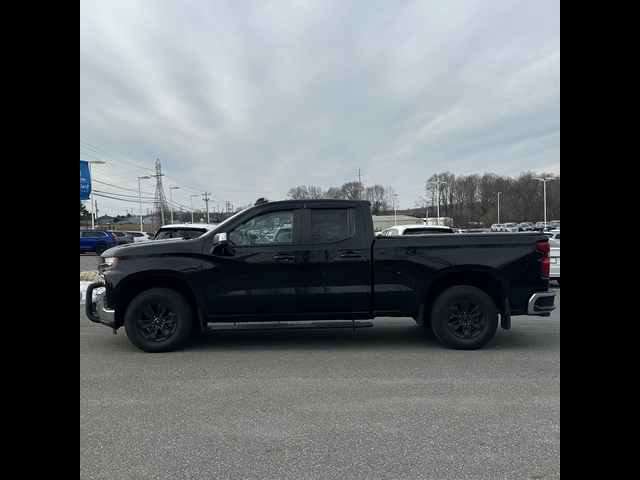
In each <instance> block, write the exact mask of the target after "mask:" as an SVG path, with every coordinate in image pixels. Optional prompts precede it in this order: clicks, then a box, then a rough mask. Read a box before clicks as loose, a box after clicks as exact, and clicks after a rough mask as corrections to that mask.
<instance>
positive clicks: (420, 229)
mask: <svg viewBox="0 0 640 480" xmlns="http://www.w3.org/2000/svg"><path fill="white" fill-rule="evenodd" d="M430 233H455V231H454V230H453V228H451V227H446V226H444V225H395V226H393V227H390V228H387V229H386V230H383V231H382V232H380V235H382V236H385V237H386V236H391V235H427V234H430Z"/></svg>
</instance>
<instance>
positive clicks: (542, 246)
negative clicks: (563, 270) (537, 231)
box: [536, 242, 551, 278]
mask: <svg viewBox="0 0 640 480" xmlns="http://www.w3.org/2000/svg"><path fill="white" fill-rule="evenodd" d="M536 250H538V251H539V252H542V253H544V258H543V259H542V264H541V266H540V274H541V275H542V276H543V277H544V278H549V273H550V272H551V260H550V259H549V253H550V252H551V246H550V245H549V242H538V243H536Z"/></svg>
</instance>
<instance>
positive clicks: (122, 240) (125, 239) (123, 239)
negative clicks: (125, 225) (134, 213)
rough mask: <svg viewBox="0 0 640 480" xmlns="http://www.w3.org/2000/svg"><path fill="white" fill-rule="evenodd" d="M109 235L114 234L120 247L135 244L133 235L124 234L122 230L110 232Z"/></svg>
mask: <svg viewBox="0 0 640 480" xmlns="http://www.w3.org/2000/svg"><path fill="white" fill-rule="evenodd" d="M108 232H109V233H113V235H115V237H116V241H117V242H118V245H126V244H127V243H133V242H134V240H133V235H131V234H130V233H129V232H124V231H122V230H108Z"/></svg>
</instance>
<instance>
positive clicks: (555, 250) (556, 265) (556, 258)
mask: <svg viewBox="0 0 640 480" xmlns="http://www.w3.org/2000/svg"><path fill="white" fill-rule="evenodd" d="M549 246H550V247H551V248H550V250H551V252H550V253H549V257H550V258H551V271H550V273H549V278H550V279H551V280H555V281H556V282H558V285H560V242H559V241H557V240H554V239H553V238H550V239H549Z"/></svg>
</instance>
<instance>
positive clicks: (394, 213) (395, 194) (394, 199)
mask: <svg viewBox="0 0 640 480" xmlns="http://www.w3.org/2000/svg"><path fill="white" fill-rule="evenodd" d="M398 195H400V194H399V193H394V194H393V216H394V220H393V224H394V225H398V209H397V208H396V197H397V196H398Z"/></svg>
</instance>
